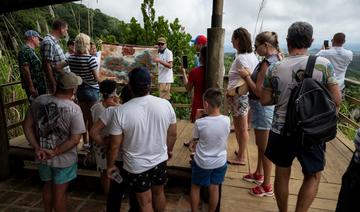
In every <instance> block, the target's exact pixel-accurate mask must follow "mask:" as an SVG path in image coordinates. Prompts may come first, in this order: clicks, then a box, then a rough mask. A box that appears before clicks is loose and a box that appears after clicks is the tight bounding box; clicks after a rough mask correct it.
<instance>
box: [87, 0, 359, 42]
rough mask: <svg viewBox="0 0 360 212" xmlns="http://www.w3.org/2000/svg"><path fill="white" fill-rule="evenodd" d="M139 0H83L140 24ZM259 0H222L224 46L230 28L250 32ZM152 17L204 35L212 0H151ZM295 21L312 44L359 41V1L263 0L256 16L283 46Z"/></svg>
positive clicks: (252, 31)
mask: <svg viewBox="0 0 360 212" xmlns="http://www.w3.org/2000/svg"><path fill="white" fill-rule="evenodd" d="M142 2H143V1H142V0H83V1H82V3H83V4H85V5H86V6H90V7H92V8H98V9H100V10H101V11H102V12H103V13H105V14H108V15H110V16H114V17H116V18H118V19H120V20H124V21H126V22H128V21H129V20H130V19H131V17H135V18H136V19H137V20H138V21H139V22H140V23H142V14H141V10H140V5H141V3H142ZM260 2H261V0H224V10H223V11H224V14H223V28H225V46H227V47H230V46H231V43H230V40H231V35H232V32H233V30H234V29H236V28H238V27H240V26H242V27H245V28H247V29H248V30H249V32H250V33H251V34H253V33H254V28H255V23H256V16H257V12H258V10H259V4H260ZM154 7H155V11H156V16H164V17H165V18H166V19H168V20H170V21H173V20H174V19H175V18H176V17H177V18H179V20H180V23H181V24H182V25H183V26H184V27H185V30H186V31H187V32H188V33H190V34H191V35H192V36H196V35H199V34H205V35H206V30H207V28H209V27H211V14H212V0H155V1H154ZM295 21H307V22H309V23H311V24H312V25H313V28H314V39H315V41H314V42H315V43H314V45H313V46H312V47H317V46H319V47H320V43H322V42H323V40H324V39H328V40H331V38H332V36H333V34H334V33H336V32H344V33H345V34H346V40H347V42H348V43H360V0H326V1H324V0H266V4H265V8H264V9H263V11H262V14H261V16H260V18H259V23H258V29H259V27H260V25H261V22H263V31H265V30H269V31H275V32H277V33H278V34H279V42H280V44H281V46H285V45H286V44H285V38H286V34H287V29H288V27H289V26H290V25H291V23H293V22H295Z"/></svg>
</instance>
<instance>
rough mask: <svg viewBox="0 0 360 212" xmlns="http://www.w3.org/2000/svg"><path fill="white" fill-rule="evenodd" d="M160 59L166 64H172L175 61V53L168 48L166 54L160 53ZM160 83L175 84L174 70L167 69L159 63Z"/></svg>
mask: <svg viewBox="0 0 360 212" xmlns="http://www.w3.org/2000/svg"><path fill="white" fill-rule="evenodd" d="M159 58H160V59H161V60H163V61H165V62H167V63H168V62H172V61H173V53H172V52H171V51H170V50H169V49H168V48H166V49H165V51H164V53H159ZM158 82H159V83H173V82H174V77H173V70H172V69H171V68H166V67H165V66H163V65H162V64H160V63H159V76H158Z"/></svg>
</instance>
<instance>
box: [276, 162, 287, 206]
mask: <svg viewBox="0 0 360 212" xmlns="http://www.w3.org/2000/svg"><path fill="white" fill-rule="evenodd" d="M290 174H291V167H287V168H282V167H278V166H276V168H275V182H274V193H275V197H276V203H277V206H278V208H279V211H280V212H287V211H288V196H289V180H290Z"/></svg>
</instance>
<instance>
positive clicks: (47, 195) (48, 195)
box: [42, 181, 53, 212]
mask: <svg viewBox="0 0 360 212" xmlns="http://www.w3.org/2000/svg"><path fill="white" fill-rule="evenodd" d="M52 184H53V182H52V181H46V182H44V188H43V193H42V198H43V203H44V211H45V212H52V209H53V194H52Z"/></svg>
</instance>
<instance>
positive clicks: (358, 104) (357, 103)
mask: <svg viewBox="0 0 360 212" xmlns="http://www.w3.org/2000/svg"><path fill="white" fill-rule="evenodd" d="M345 99H346V101H348V102H350V103H351V104H355V105H357V106H360V100H358V99H355V98H354V97H352V96H349V95H345Z"/></svg>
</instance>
